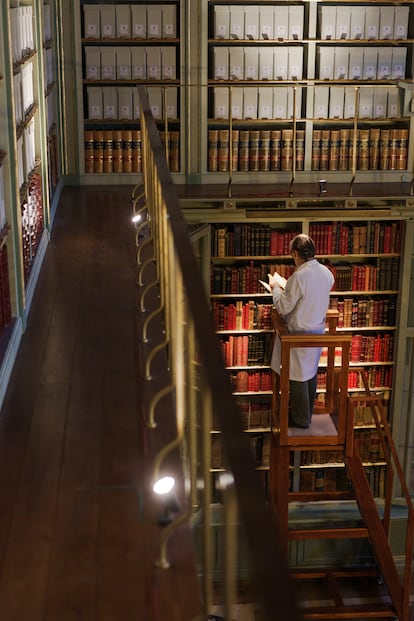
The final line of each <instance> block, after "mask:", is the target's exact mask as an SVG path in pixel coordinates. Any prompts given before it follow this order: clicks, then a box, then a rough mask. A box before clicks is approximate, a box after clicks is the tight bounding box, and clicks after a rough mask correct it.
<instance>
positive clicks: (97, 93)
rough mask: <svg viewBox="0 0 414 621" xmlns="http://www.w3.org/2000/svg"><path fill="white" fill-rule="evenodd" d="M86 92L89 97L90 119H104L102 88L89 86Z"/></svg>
mask: <svg viewBox="0 0 414 621" xmlns="http://www.w3.org/2000/svg"><path fill="white" fill-rule="evenodd" d="M86 93H87V97H88V119H89V120H95V119H103V101H102V89H101V88H97V87H94V86H88V87H87V89H86Z"/></svg>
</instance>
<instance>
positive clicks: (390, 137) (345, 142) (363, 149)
mask: <svg viewBox="0 0 414 621" xmlns="http://www.w3.org/2000/svg"><path fill="white" fill-rule="evenodd" d="M230 138H231V139H230ZM294 140H295V148H294ZM407 154H408V129H405V128H393V129H391V128H380V127H371V128H363V129H358V130H357V135H356V140H355V142H354V130H353V129H350V128H342V129H314V130H313V133H312V156H311V169H312V170H322V171H329V170H333V171H335V170H352V169H353V167H354V166H355V167H356V169H357V170H405V169H406V168H407ZM293 159H295V168H296V170H298V171H301V170H304V162H305V130H303V129H297V130H296V136H295V132H294V130H293V129H292V128H290V129H262V130H256V129H254V130H239V129H232V130H229V129H209V130H208V170H209V171H210V172H229V170H230V161H231V162H232V166H231V170H232V171H239V172H248V171H253V172H260V171H276V170H281V171H289V170H292V168H293Z"/></svg>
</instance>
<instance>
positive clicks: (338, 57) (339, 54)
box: [332, 46, 349, 80]
mask: <svg viewBox="0 0 414 621" xmlns="http://www.w3.org/2000/svg"><path fill="white" fill-rule="evenodd" d="M334 49H335V61H334V79H335V80H347V79H348V66H349V47H342V46H341V47H339V46H338V47H335V48H334ZM332 51H334V50H332Z"/></svg>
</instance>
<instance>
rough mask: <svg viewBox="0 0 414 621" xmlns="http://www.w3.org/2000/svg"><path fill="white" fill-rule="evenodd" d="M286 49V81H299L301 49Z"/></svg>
mask: <svg viewBox="0 0 414 621" xmlns="http://www.w3.org/2000/svg"><path fill="white" fill-rule="evenodd" d="M287 49H288V79H289V80H301V79H302V75H303V47H299V46H298V47H289V48H287Z"/></svg>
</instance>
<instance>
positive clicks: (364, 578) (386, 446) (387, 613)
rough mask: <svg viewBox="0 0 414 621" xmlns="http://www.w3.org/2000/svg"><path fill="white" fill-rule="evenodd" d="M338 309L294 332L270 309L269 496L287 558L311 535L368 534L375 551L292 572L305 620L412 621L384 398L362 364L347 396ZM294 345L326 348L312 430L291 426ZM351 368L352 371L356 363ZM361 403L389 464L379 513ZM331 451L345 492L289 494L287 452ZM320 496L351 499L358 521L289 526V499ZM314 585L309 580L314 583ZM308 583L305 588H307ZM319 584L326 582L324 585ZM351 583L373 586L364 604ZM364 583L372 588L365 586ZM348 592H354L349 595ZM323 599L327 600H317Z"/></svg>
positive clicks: (410, 525)
mask: <svg viewBox="0 0 414 621" xmlns="http://www.w3.org/2000/svg"><path fill="white" fill-rule="evenodd" d="M337 320H338V313H337V312H336V311H329V312H328V316H327V324H328V329H327V332H326V333H325V334H324V335H292V334H289V333H288V332H287V330H286V326H285V325H284V322H283V321H282V320H281V318H280V317H279V316H278V314H277V313H276V311H274V312H273V324H274V328H275V331H276V332H277V333H278V335H279V338H280V340H281V360H282V364H281V373H280V376H279V375H278V374H276V373H275V374H274V391H273V395H274V399H273V408H272V410H273V411H272V440H271V449H270V476H269V494H270V498H271V501H272V504H273V507H274V509H275V512H276V517H277V520H278V523H279V525H280V529H281V533H282V534H283V533H286V536H285V537H283V535H282V537H283V541H282V546H284V547H285V553H286V555H288V546H289V541H291V540H300V539H302V540H315V539H328V540H329V539H343V538H348V539H355V538H365V539H367V540H368V541H369V542H370V544H371V546H372V550H373V556H374V559H375V564H374V565H373V566H372V567H369V568H367V567H366V566H361V567H358V566H356V567H355V566H354V564H353V567H352V568H340V567H329V568H323V569H322V570H321V569H320V568H316V569H306V570H294V569H292V576H293V577H295V578H297V579H298V580H300V586H301V590H302V591H303V596H304V598H305V600H306V603H305V602H304V607H303V608H302V615H303V618H305V619H315V620H316V619H382V618H385V619H392V618H393V619H395V618H397V619H399V620H400V621H409V596H410V580H411V567H412V551H413V538H414V532H413V531H414V512H413V507H412V503H411V499H410V496H409V493H408V489H407V486H406V483H405V480H404V476H403V472H402V469H401V466H400V464H399V460H398V455H397V452H396V449H395V446H394V443H393V440H392V436H391V431H390V427H389V424H388V421H387V417H386V414H385V411H384V407H383V400H382V397H381V395H372V394H371V393H370V390H369V387H368V383H367V380H366V376H365V373H364V369H362V368H361V369H357V370H358V371H359V373H360V375H361V378H362V381H363V386H364V391H363V392H362V393H361V394H358V396H356V397H354V396H348V371H349V358H350V347H351V338H352V337H351V335H349V334H345V333H344V332H337V331H336V327H337ZM293 347H323V348H325V351H327V368H326V394H325V403H324V404H323V405H320V404H316V405H315V409H314V414H313V417H312V423H311V425H310V427H309V429H306V430H302V429H296V428H289V427H288V413H289V360H290V350H291V348H293ZM353 370H355V368H354V367H353ZM361 403H364V405H365V407H367V408H369V409H370V411H371V413H372V418H373V422H374V424H375V428H376V430H377V432H378V434H379V439H380V444H381V447H382V451H383V453H384V459H385V462H386V466H385V468H386V475H385V483H384V488H385V498H384V508H383V515H380V513H379V508H378V506H377V503H376V501H375V499H374V496H373V492H372V490H371V486H370V484H369V482H368V479H367V476H366V473H365V468H364V465H363V462H362V459H361V456H360V454H359V450H358V447H357V444H356V441H355V430H354V418H355V410H356V407H357V406H358V405H359V404H361ZM309 450H315V451H319V450H320V451H326V450H335V452H340V454H342V459H343V463H344V466H345V468H346V472H347V475H348V478H349V480H350V482H351V485H350V489H348V490H347V491H300V490H299V491H294V490H292V489H291V478H290V472H291V470H292V465H291V456H292V455H293V456H294V455H295V454H297V452H300V451H309ZM395 474H397V476H398V481H399V486H400V489H401V496H402V497H403V498H404V500H405V503H406V506H407V533H406V549H405V567H404V573H403V576H402V577H400V575H399V573H398V571H397V567H396V564H395V561H394V558H393V555H392V551H391V548H390V544H389V528H390V520H391V501H392V496H393V491H394V490H393V482H394V475H395ZM321 500H324V501H326V500H331V501H332V500H333V501H335V500H337V501H340V500H354V501H355V502H356V505H357V508H358V509H359V517H360V520H359V522H360V523H358V525H352V526H338V525H337V527H335V525H334V524H323V525H322V526H321V527H318V528H306V529H289V503H291V502H294V501H295V502H303V503H309V502H312V503H316V502H319V501H321ZM312 582H313V583H314V584H313V585H312ZM307 584H308V585H309V589H307V586H306V585H307ZM321 585H323V586H322V587H321ZM351 585H354V587H355V586H356V585H360V586H362V585H364V588H365V589H368V588H369V589H370V590H371V591H372V593H371V597H370V598H369V601H366V599H365V600H364V599H362V598H361V597H360V596H358V595H356V594H355V593H354V592H353V589H352V588H351ZM368 585H369V586H368ZM314 587H315V588H316V589H317V590H319V591H320V593H321V594H322V595H321V596H320V597H319V603H317V604H314V605H312V603H311V599H310V597H309V593H310V589H311V588H314ZM351 593H353V594H352V596H351V595H350V594H351ZM320 601H323V602H324V603H323V604H321V603H320Z"/></svg>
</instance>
